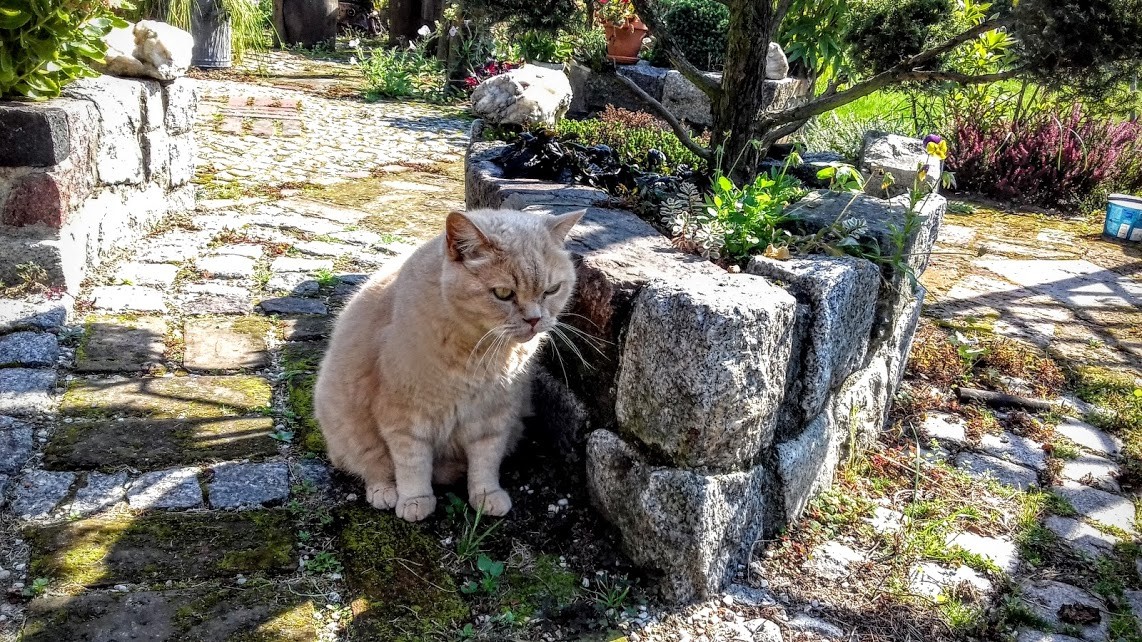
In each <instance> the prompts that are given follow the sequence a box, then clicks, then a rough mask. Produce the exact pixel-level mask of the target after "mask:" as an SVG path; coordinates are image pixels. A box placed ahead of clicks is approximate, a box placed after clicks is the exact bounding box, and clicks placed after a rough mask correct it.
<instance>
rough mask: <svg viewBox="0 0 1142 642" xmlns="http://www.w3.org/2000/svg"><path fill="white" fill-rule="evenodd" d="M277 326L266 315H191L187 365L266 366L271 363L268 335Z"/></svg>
mask: <svg viewBox="0 0 1142 642" xmlns="http://www.w3.org/2000/svg"><path fill="white" fill-rule="evenodd" d="M273 328H274V324H273V323H272V322H271V321H269V320H267V319H265V318H262V317H237V318H230V319H206V318H197V319H187V321H186V323H185V325H184V327H183V340H184V341H185V343H186V352H185V356H184V357H183V365H184V366H186V367H187V368H188V369H192V370H237V369H243V368H264V367H265V366H266V365H268V364H269V353H268V352H267V346H266V335H267V334H269V333H270V332H271V331H272V330H273Z"/></svg>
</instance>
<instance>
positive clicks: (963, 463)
mask: <svg viewBox="0 0 1142 642" xmlns="http://www.w3.org/2000/svg"><path fill="white" fill-rule="evenodd" d="M956 468H960V469H963V470H965V471H967V472H969V473H972V474H973V475H977V476H980V477H985V476H990V477H991V478H992V479H994V480H995V481H997V482H999V483H1001V484H1003V485H1005V486H1012V487H1014V488H1018V489H1019V490H1028V489H1031V488H1034V487H1036V486H1038V485H1039V476H1038V475H1037V474H1036V473H1035V471H1034V470H1031V469H1030V468H1027V467H1025V466H1020V465H1019V464H1013V463H1011V462H1009V461H1006V460H1003V459H999V458H998V457H992V456H991V455H983V454H980V453H974V452H963V453H960V455H959V456H958V457H956Z"/></svg>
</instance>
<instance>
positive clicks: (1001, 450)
mask: <svg viewBox="0 0 1142 642" xmlns="http://www.w3.org/2000/svg"><path fill="white" fill-rule="evenodd" d="M979 447H980V450H982V451H983V452H985V453H987V454H989V455H991V456H992V457H998V458H1000V459H1003V460H1006V461H1009V462H1011V463H1013V464H1019V465H1020V466H1026V467H1028V468H1033V469H1035V470H1046V469H1047V453H1046V452H1044V451H1043V446H1042V445H1041V444H1038V443H1036V442H1035V441H1033V440H1031V439H1028V438H1027V437H1022V436H1020V435H1016V434H1015V433H1011V432H1004V433H1001V434H999V435H992V434H985V435H983V436H982V437H980V440H979Z"/></svg>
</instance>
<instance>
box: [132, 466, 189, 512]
mask: <svg viewBox="0 0 1142 642" xmlns="http://www.w3.org/2000/svg"><path fill="white" fill-rule="evenodd" d="M127 503H128V504H130V506H131V508H133V509H135V510H144V509H148V508H198V507H199V506H202V487H201V486H199V483H198V469H197V468H169V469H167V470H156V471H152V472H149V473H143V474H142V475H140V476H139V477H138V479H135V480H133V481H132V482H131V483H130V485H128V486H127Z"/></svg>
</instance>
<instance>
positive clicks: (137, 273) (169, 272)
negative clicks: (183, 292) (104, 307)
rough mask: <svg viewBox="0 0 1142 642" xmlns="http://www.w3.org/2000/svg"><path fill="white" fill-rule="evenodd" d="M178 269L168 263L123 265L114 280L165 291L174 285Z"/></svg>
mask: <svg viewBox="0 0 1142 642" xmlns="http://www.w3.org/2000/svg"><path fill="white" fill-rule="evenodd" d="M177 275H178V267H177V266H174V265H171V264H170V263H137V262H136V263H124V264H123V265H122V266H121V267H120V268H119V270H118V271H117V272H115V279H116V280H118V281H120V282H126V283H129V284H130V285H142V286H147V287H154V288H160V289H164V290H165V289H166V288H169V287H170V286H171V284H172V283H174V280H175V277H176V276H177Z"/></svg>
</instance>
